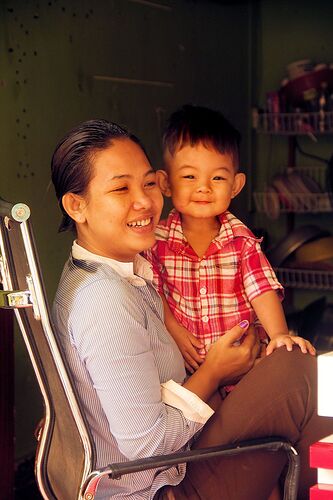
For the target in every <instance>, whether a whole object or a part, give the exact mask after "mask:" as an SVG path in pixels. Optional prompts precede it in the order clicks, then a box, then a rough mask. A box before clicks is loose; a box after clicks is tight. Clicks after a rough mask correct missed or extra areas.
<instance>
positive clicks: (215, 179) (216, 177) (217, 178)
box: [213, 175, 226, 181]
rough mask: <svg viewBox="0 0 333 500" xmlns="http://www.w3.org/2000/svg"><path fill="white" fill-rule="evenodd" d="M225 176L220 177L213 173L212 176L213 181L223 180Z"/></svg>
mask: <svg viewBox="0 0 333 500" xmlns="http://www.w3.org/2000/svg"><path fill="white" fill-rule="evenodd" d="M225 180H226V178H225V177H222V176H221V175H215V177H213V181H225Z"/></svg>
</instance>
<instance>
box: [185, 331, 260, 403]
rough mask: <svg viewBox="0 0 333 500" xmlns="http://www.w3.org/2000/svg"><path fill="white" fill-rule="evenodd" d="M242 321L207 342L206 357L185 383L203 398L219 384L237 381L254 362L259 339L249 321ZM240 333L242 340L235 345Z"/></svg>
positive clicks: (205, 398) (211, 393)
mask: <svg viewBox="0 0 333 500" xmlns="http://www.w3.org/2000/svg"><path fill="white" fill-rule="evenodd" d="M241 324H242V326H240V325H237V326H235V327H234V328H232V329H231V330H230V331H229V332H227V333H225V334H224V335H223V336H222V337H221V338H219V339H218V340H217V341H216V342H214V344H212V345H211V346H210V349H209V351H208V353H207V355H206V359H205V361H204V362H203V363H202V365H200V367H199V368H198V370H197V371H196V372H194V374H193V375H191V377H189V378H188V379H187V380H186V382H185V383H184V387H186V388H187V389H189V390H190V391H192V392H194V393H195V394H197V396H199V398H201V399H202V400H203V401H208V400H209V398H210V397H211V396H212V395H213V394H214V392H215V391H216V390H217V389H218V387H219V386H220V385H229V384H234V383H235V382H238V380H239V379H240V378H242V376H243V375H245V373H247V372H248V371H249V370H251V368H252V367H253V365H254V362H255V359H256V358H257V356H258V354H259V350H260V345H259V340H258V337H257V335H256V333H255V330H254V328H253V327H252V326H251V327H249V323H248V321H246V322H245V321H244V322H242V323H241ZM244 334H245V335H244ZM243 335H244V340H243V342H242V343H241V344H240V345H234V343H235V342H236V341H237V340H239V339H240V338H241V337H242V336H243Z"/></svg>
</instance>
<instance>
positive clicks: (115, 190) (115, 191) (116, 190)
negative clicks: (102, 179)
mask: <svg viewBox="0 0 333 500" xmlns="http://www.w3.org/2000/svg"><path fill="white" fill-rule="evenodd" d="M127 190H128V187H127V186H121V187H119V188H116V189H113V191H112V193H119V192H124V191H127Z"/></svg>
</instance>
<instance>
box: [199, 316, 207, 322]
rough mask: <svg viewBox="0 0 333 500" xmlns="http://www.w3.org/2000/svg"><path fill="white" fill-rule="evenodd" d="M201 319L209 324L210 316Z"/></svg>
mask: <svg viewBox="0 0 333 500" xmlns="http://www.w3.org/2000/svg"><path fill="white" fill-rule="evenodd" d="M201 319H202V321H203V322H204V323H208V321H209V318H208V316H202V318H201Z"/></svg>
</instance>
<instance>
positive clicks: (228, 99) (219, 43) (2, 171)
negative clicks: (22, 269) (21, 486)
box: [0, 0, 252, 459]
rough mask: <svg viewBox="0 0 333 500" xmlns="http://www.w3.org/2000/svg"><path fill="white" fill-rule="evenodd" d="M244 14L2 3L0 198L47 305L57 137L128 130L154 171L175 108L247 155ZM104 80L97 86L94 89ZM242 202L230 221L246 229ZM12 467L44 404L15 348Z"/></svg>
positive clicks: (55, 244) (52, 284)
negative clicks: (30, 252)
mask: <svg viewBox="0 0 333 500" xmlns="http://www.w3.org/2000/svg"><path fill="white" fill-rule="evenodd" d="M251 32H252V7H251V5H250V4H248V3H247V2H232V3H230V2H225V3H224V2H213V1H204V0H202V1H199V0H197V1H192V0H191V1H190V0H177V1H176V0H154V1H148V0H98V1H92V0H91V1H88V0H80V1H78V0H70V1H66V2H65V1H59V0H50V1H46V0H39V1H29V0H25V1H23V0H22V1H19V0H12V1H9V0H2V2H1V4H0V49H1V55H2V56H1V62H2V64H1V74H0V109H1V114H0V151H1V166H0V196H2V197H3V198H5V199H8V200H11V201H16V202H17V201H22V202H25V203H28V204H29V205H30V207H31V210H32V220H33V224H34V229H35V236H36V240H37V245H38V248H39V253H40V260H41V265H42V270H43V274H44V279H45V283H46V287H47V290H48V294H49V298H50V300H52V297H53V295H54V292H55V288H56V283H57V280H58V277H59V273H60V271H61V268H62V266H63V263H64V261H65V259H66V256H67V253H68V249H69V246H70V242H71V236H70V235H58V234H57V226H58V223H59V221H60V213H59V211H58V208H57V206H56V202H55V198H54V194H53V190H52V187H50V173H49V164H50V157H51V154H52V151H53V149H54V147H55V145H56V143H57V141H58V140H59V139H60V138H61V136H62V135H63V134H64V133H65V132H66V131H67V130H68V129H69V128H70V127H72V126H74V125H76V124H77V123H79V122H80V121H82V120H85V119H89V118H97V117H101V118H107V119H110V120H113V121H116V122H119V123H121V124H125V125H127V126H129V127H130V128H131V129H132V131H133V132H134V133H136V134H137V135H138V136H139V137H140V138H142V140H143V142H144V143H145V145H146V147H147V150H148V152H149V153H150V155H151V158H152V161H153V163H154V165H156V166H157V167H159V166H160V164H161V156H160V130H161V127H162V126H163V123H164V121H165V119H166V117H167V116H168V115H169V113H170V112H171V111H172V110H174V108H175V107H177V106H179V105H181V104H183V103H184V102H194V103H197V104H204V105H209V106H213V107H215V108H220V109H221V110H222V111H223V112H224V113H225V115H226V116H227V117H228V118H229V119H231V120H232V121H233V122H234V123H235V125H236V126H237V127H238V128H240V129H241V131H242V133H243V136H244V141H243V146H242V159H243V165H244V169H245V170H246V169H247V165H248V158H249V154H250V141H249V138H250V133H249V119H250V113H249V110H250V107H251V97H250V93H251V85H250V82H251V79H250V78H249V74H250V67H251V51H252V45H251V36H250V35H251ZM101 77H102V78H101ZM246 196H247V195H246V192H245V193H244V194H243V195H242V197H241V198H240V200H238V201H237V206H236V208H237V210H238V211H239V213H242V214H243V217H244V218H246V216H247V213H246ZM16 339H17V340H16V346H15V349H16V370H15V381H16V429H17V430H16V448H17V449H16V455H17V457H18V459H19V458H21V457H23V456H25V455H27V454H29V453H30V452H31V451H32V450H33V449H34V446H35V442H34V438H33V430H34V428H35V426H36V423H37V421H38V420H39V418H40V414H41V400H40V396H39V392H38V388H37V386H36V382H35V378H34V375H33V373H32V371H31V368H30V362H29V360H28V357H27V354H26V350H25V347H24V345H23V344H22V341H21V340H20V336H19V334H17V336H16Z"/></svg>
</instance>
